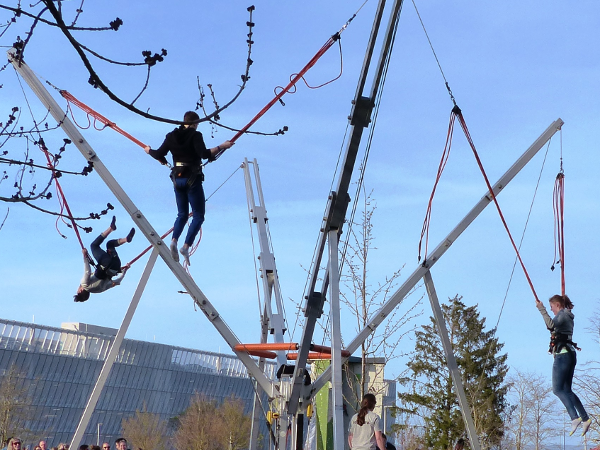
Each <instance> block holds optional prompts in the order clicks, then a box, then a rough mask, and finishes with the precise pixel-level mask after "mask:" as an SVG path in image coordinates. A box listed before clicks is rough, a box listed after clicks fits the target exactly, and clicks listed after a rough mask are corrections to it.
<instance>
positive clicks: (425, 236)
mask: <svg viewBox="0 0 600 450" xmlns="http://www.w3.org/2000/svg"><path fill="white" fill-rule="evenodd" d="M455 120H456V114H455V113H454V110H452V112H451V113H450V123H449V124H448V134H447V135H446V145H445V146H444V152H443V153H442V159H441V160H440V165H439V166H438V171H437V175H436V177H435V183H434V184H433V190H432V191H431V196H430V197H429V203H428V204H427V212H426V213H425V220H424V221H423V228H422V229H421V239H420V240H419V259H418V261H419V262H420V261H421V244H422V243H423V239H425V258H427V249H428V244H429V224H430V222H431V207H432V203H433V197H434V195H435V191H436V189H437V185H438V183H439V181H440V178H441V177H442V172H444V168H445V167H446V163H447V162H448V158H449V157H450V148H451V147H452V135H453V133H454V121H455ZM425 263H426V261H425V260H423V264H425Z"/></svg>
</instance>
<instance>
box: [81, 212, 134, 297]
mask: <svg viewBox="0 0 600 450" xmlns="http://www.w3.org/2000/svg"><path fill="white" fill-rule="evenodd" d="M116 229H117V218H116V217H115V216H113V218H112V222H111V223H110V226H109V227H108V228H107V229H106V230H105V231H103V232H102V233H101V234H100V236H98V237H97V238H96V239H94V241H93V242H92V244H91V245H90V248H91V249H92V255H93V256H94V258H95V259H96V262H97V266H96V270H95V271H94V273H92V270H91V267H90V261H89V255H88V251H87V250H86V249H83V264H84V273H83V278H82V279H81V283H80V285H79V289H77V294H76V295H75V297H74V298H75V301H76V302H85V301H86V300H87V299H88V298H90V294H98V293H100V292H104V291H106V290H108V289H110V288H113V287H115V286H117V285H119V284H121V281H122V280H123V277H124V276H125V272H127V269H129V266H125V267H123V268H121V260H120V259H119V255H118V253H117V247H118V246H120V245H122V244H125V243H126V242H131V240H132V239H133V235H134V234H135V228H132V229H131V231H130V232H129V234H128V235H127V237H124V238H120V239H111V240H110V241H108V242H107V243H106V251H105V250H103V249H102V248H100V245H101V244H102V242H104V239H106V238H107V237H108V235H109V234H110V233H112V232H113V231H115V230H116ZM113 277H115V278H113Z"/></svg>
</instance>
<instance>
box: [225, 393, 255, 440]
mask: <svg viewBox="0 0 600 450" xmlns="http://www.w3.org/2000/svg"><path fill="white" fill-rule="evenodd" d="M219 416H220V418H221V422H222V431H221V432H220V433H219V436H220V441H221V448H222V449H224V450H240V449H244V448H248V445H249V441H250V426H251V420H250V416H248V415H246V414H244V403H243V402H242V401H241V400H240V399H236V398H235V397H233V396H231V397H229V398H227V399H226V400H225V401H224V402H223V404H222V405H221V406H220V407H219Z"/></svg>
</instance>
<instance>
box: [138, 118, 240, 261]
mask: <svg viewBox="0 0 600 450" xmlns="http://www.w3.org/2000/svg"><path fill="white" fill-rule="evenodd" d="M199 120H200V117H199V116H198V114H196V113H195V112H194V111H188V112H186V113H185V114H184V116H183V121H184V122H186V124H185V125H181V126H179V127H178V128H175V129H174V130H173V131H171V132H170V133H169V134H167V136H166V138H165V140H164V142H163V143H162V145H161V146H160V147H159V148H158V149H157V150H152V149H151V148H150V147H148V146H146V147H145V148H144V150H145V151H146V153H148V154H149V155H150V156H152V157H153V158H154V159H156V160H158V161H159V162H160V163H162V164H165V165H166V164H168V162H167V160H166V158H165V156H166V155H167V153H169V152H171V156H172V157H173V168H172V169H171V180H172V181H173V186H174V189H175V201H176V202H177V218H176V219H175V225H174V226H173V238H172V239H171V245H170V250H171V256H172V257H173V259H174V260H175V261H179V254H178V253H177V240H178V239H179V236H181V233H182V232H183V228H184V227H185V224H186V223H187V221H188V216H189V207H190V205H191V206H192V223H191V224H190V227H189V229H188V232H187V235H186V237H185V243H184V244H183V246H182V247H181V248H180V249H179V253H181V254H182V255H183V257H184V259H185V262H186V263H187V264H188V265H190V250H189V249H190V247H191V246H192V244H193V243H194V239H195V238H196V235H197V234H198V232H199V231H200V228H201V227H202V223H203V222H204V213H205V198H204V188H203V187H202V182H203V181H204V174H203V173H202V160H203V159H208V160H209V161H214V160H215V158H216V156H217V155H218V154H219V153H221V152H222V151H224V150H227V149H228V148H231V146H232V145H233V143H232V142H230V141H225V142H223V143H222V144H221V145H217V146H216V147H213V148H211V149H208V148H206V144H205V143H204V138H203V137H202V133H200V132H199V131H198V130H197V128H198V121H199Z"/></svg>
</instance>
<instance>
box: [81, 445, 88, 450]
mask: <svg viewBox="0 0 600 450" xmlns="http://www.w3.org/2000/svg"><path fill="white" fill-rule="evenodd" d="M88 448H90V446H89V445H87V444H81V445H80V446H79V450H88Z"/></svg>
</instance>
